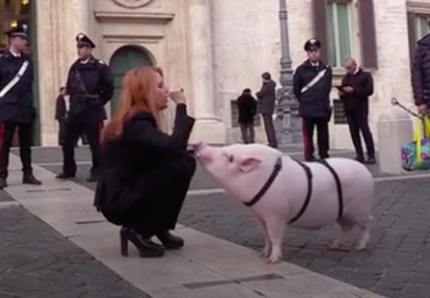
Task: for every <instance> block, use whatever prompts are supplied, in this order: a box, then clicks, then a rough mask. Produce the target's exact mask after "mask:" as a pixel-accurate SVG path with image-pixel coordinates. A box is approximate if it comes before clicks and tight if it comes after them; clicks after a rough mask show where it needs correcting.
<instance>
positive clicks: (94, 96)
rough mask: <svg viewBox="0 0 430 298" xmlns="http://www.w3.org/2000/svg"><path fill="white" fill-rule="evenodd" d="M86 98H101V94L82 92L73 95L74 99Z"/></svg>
mask: <svg viewBox="0 0 430 298" xmlns="http://www.w3.org/2000/svg"><path fill="white" fill-rule="evenodd" d="M86 99H100V95H97V94H80V95H75V96H73V97H72V100H73V101H84V100H86Z"/></svg>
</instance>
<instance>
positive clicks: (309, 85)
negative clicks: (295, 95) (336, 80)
mask: <svg viewBox="0 0 430 298" xmlns="http://www.w3.org/2000/svg"><path fill="white" fill-rule="evenodd" d="M326 72H327V68H324V69H322V70H320V71H319V72H318V73H317V75H316V76H315V77H314V78H313V79H312V80H311V81H310V82H309V83H307V84H306V85H305V86H304V87H303V88H302V90H301V91H300V93H302V94H303V93H305V92H306V91H308V90H309V89H311V88H312V87H313V86H315V84H316V83H318V82H319V81H320V80H321V79H322V78H323V77H324V75H325V73H326Z"/></svg>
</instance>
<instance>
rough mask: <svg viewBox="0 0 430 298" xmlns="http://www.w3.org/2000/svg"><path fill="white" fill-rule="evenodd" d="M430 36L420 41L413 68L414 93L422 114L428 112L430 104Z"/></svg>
mask: <svg viewBox="0 0 430 298" xmlns="http://www.w3.org/2000/svg"><path fill="white" fill-rule="evenodd" d="M429 49H430V34H427V35H426V36H424V37H423V38H422V39H420V40H419V41H418V44H417V49H416V51H415V57H414V61H413V67H412V76H411V77H412V91H413V94H414V99H415V104H416V105H417V107H418V111H419V113H420V114H422V115H425V114H427V112H428V107H429V106H428V105H429V104H430V50H429Z"/></svg>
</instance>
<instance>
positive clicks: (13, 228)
mask: <svg viewBox="0 0 430 298" xmlns="http://www.w3.org/2000/svg"><path fill="white" fill-rule="evenodd" d="M0 297H1V298H77V297H79V298H120V297H121V298H150V296H148V295H146V294H145V293H142V292H141V291H139V290H138V289H136V288H134V287H133V286H132V285H130V284H129V283H128V282H126V281H124V280H123V279H121V277H119V276H117V275H116V274H115V273H114V272H112V271H111V270H109V269H108V268H106V267H105V266H103V265H102V264H101V263H99V262H98V261H97V260H95V259H94V258H93V257H92V256H90V255H89V254H88V253H86V252H85V251H83V250H82V249H80V248H78V247H77V246H75V245H74V244H72V243H71V242H70V241H68V240H66V239H65V238H63V237H62V236H61V235H59V234H58V233H57V232H55V231H54V230H53V229H51V228H50V227H49V226H47V225H46V224H45V223H43V222H41V221H40V220H39V219H37V218H36V217H34V216H33V215H31V214H30V213H29V212H28V211H26V210H25V209H23V208H22V207H11V208H5V209H0Z"/></svg>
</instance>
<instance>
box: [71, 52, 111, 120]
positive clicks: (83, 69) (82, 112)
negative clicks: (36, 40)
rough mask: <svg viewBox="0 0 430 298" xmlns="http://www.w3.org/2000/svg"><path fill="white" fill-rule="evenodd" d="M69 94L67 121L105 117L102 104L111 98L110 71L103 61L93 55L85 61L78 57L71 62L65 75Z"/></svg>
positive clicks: (102, 118)
mask: <svg viewBox="0 0 430 298" xmlns="http://www.w3.org/2000/svg"><path fill="white" fill-rule="evenodd" d="M66 90H67V93H68V94H69V101H70V106H69V113H68V115H67V116H68V118H67V119H68V121H71V122H86V121H102V120H104V119H106V111H105V109H104V105H105V104H106V103H108V102H109V100H110V99H111V98H112V95H113V91H114V85H113V76H112V72H111V70H110V68H109V66H107V65H106V64H104V62H102V61H100V60H97V59H95V58H93V57H91V58H90V60H89V61H88V62H87V63H82V62H81V61H80V60H79V59H78V60H77V61H76V62H75V63H73V64H72V66H71V67H70V70H69V74H68V77H67V83H66Z"/></svg>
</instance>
